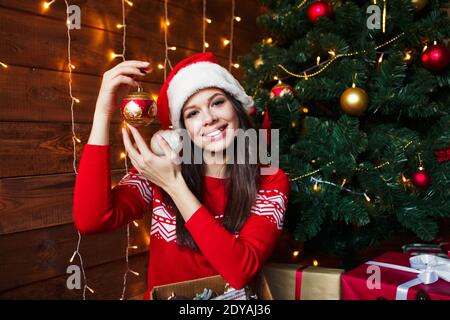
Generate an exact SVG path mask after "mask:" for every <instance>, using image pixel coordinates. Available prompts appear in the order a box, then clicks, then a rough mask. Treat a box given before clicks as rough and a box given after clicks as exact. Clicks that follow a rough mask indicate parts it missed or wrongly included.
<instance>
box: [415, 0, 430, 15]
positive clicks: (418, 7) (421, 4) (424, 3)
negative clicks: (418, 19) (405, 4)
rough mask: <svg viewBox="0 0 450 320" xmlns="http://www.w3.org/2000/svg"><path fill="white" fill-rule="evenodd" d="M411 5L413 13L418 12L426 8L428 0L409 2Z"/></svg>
mask: <svg viewBox="0 0 450 320" xmlns="http://www.w3.org/2000/svg"><path fill="white" fill-rule="evenodd" d="M411 4H412V6H413V8H414V11H415V12H419V11H420V10H422V9H423V8H425V7H426V6H427V4H428V0H411Z"/></svg>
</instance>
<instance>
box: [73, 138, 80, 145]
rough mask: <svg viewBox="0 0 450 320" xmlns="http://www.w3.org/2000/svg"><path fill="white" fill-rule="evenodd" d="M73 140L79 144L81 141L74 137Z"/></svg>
mask: <svg viewBox="0 0 450 320" xmlns="http://www.w3.org/2000/svg"><path fill="white" fill-rule="evenodd" d="M73 139H74V140H75V141H76V142H78V143H81V140H80V139H79V138H78V137H77V136H74V137H73Z"/></svg>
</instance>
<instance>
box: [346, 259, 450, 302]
mask: <svg viewBox="0 0 450 320" xmlns="http://www.w3.org/2000/svg"><path fill="white" fill-rule="evenodd" d="M425 256H426V257H425ZM421 258H428V259H432V260H433V261H439V263H440V265H439V266H437V267H435V268H437V269H439V268H440V269H441V270H443V272H445V276H446V278H447V281H446V280H444V279H443V278H439V279H438V280H437V281H436V282H434V283H430V284H424V283H422V281H421V280H420V279H424V277H425V278H429V277H430V272H429V271H430V269H427V270H428V272H422V271H417V270H414V269H412V268H411V261H410V259H421ZM439 259H442V260H439ZM425 260H426V259H425ZM447 261H448V262H447ZM442 262H443V264H442ZM375 264H381V265H375ZM383 264H384V265H383ZM429 265H431V263H430V264H429ZM413 266H414V265H413ZM396 268H398V269H402V270H397V269H396ZM438 273H439V272H438ZM441 274H442V273H441ZM449 274H450V260H448V259H444V258H440V257H436V256H431V255H422V256H415V257H411V256H410V255H408V254H403V253H398V252H387V253H385V254H383V255H382V256H380V257H378V258H376V259H375V260H373V261H369V262H366V263H365V264H363V265H361V266H359V267H357V268H355V269H353V270H351V271H349V272H346V273H344V274H343V275H342V300H376V299H380V298H381V299H382V298H384V299H387V300H403V299H405V298H406V299H408V300H415V299H416V297H418V293H422V292H425V293H426V295H428V298H429V299H431V300H450V282H448V281H450V279H449V277H448V275H449ZM419 276H420V277H419ZM435 276H436V272H434V273H433V274H431V277H435Z"/></svg>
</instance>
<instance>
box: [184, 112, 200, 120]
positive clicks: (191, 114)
mask: <svg viewBox="0 0 450 320" xmlns="http://www.w3.org/2000/svg"><path fill="white" fill-rule="evenodd" d="M196 114H197V111H192V112H189V113H188V115H187V116H186V118H188V119H189V118H190V117H192V116H195V115H196Z"/></svg>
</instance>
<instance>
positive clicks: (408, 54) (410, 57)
mask: <svg viewBox="0 0 450 320" xmlns="http://www.w3.org/2000/svg"><path fill="white" fill-rule="evenodd" d="M411 53H412V52H411V51H406V52H405V53H404V55H403V60H405V61H410V60H411V59H412V55H411Z"/></svg>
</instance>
